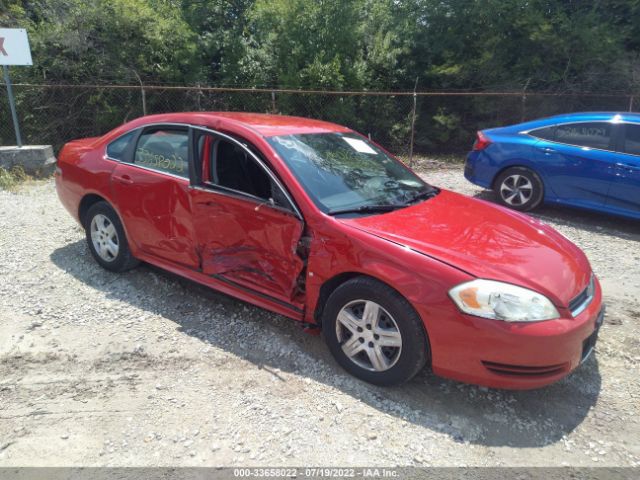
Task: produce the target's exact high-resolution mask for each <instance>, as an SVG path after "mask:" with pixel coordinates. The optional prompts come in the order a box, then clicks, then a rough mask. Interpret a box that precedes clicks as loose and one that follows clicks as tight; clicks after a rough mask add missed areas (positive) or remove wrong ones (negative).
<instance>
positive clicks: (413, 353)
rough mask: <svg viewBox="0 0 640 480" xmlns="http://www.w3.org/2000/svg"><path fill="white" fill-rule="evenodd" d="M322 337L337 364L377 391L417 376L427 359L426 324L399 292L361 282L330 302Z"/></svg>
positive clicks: (343, 289)
mask: <svg viewBox="0 0 640 480" xmlns="http://www.w3.org/2000/svg"><path fill="white" fill-rule="evenodd" d="M322 331H323V335H324V337H325V340H326V342H327V345H328V346H329V350H330V351H331V353H332V354H333V356H334V358H335V359H336V360H337V362H338V363H339V364H340V365H341V366H342V367H343V368H344V369H345V370H347V371H348V372H349V373H351V374H352V375H354V376H356V377H358V378H360V379H362V380H365V381H367V382H370V383H374V384H376V385H395V384H399V383H402V382H405V381H407V380H409V379H410V378H411V377H413V376H414V375H415V374H416V373H418V372H419V371H420V370H421V369H422V368H423V367H424V365H425V363H426V362H427V359H428V358H429V344H428V340H427V335H426V333H425V329H424V326H423V324H422V320H421V319H420V317H419V316H418V314H417V313H416V311H415V310H414V309H413V307H412V306H411V305H410V304H409V302H407V300H406V299H405V298H403V297H402V296H401V295H400V294H399V293H398V292H396V291H395V290H393V289H392V288H390V287H389V286H387V285H385V284H384V283H381V282H379V281H377V280H374V279H372V278H368V277H357V278H354V279H351V280H349V281H347V282H345V283H343V284H342V285H340V286H339V287H338V288H337V289H336V290H335V291H334V292H333V293H332V294H331V295H330V296H329V299H328V300H327V304H326V306H325V308H324V310H323V315H322Z"/></svg>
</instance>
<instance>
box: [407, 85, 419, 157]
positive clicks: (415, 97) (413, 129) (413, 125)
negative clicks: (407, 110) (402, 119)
mask: <svg viewBox="0 0 640 480" xmlns="http://www.w3.org/2000/svg"><path fill="white" fill-rule="evenodd" d="M417 88H418V77H416V83H415V85H414V87H413V108H412V110H411V141H410V143H409V166H410V167H413V141H414V138H415V135H416V105H417V103H418V95H417V93H416V89H417Z"/></svg>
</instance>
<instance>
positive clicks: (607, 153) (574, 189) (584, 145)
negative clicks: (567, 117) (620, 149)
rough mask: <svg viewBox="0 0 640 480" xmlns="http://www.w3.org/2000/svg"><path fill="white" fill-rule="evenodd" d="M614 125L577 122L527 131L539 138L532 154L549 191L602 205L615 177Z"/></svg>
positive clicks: (581, 202) (571, 199) (586, 203)
mask: <svg viewBox="0 0 640 480" xmlns="http://www.w3.org/2000/svg"><path fill="white" fill-rule="evenodd" d="M616 128H617V125H616V124H614V123H611V122H580V123H566V124H561V125H557V126H553V127H546V128H543V129H538V130H533V131H531V132H529V134H530V135H532V136H534V137H537V138H539V139H540V141H539V142H538V143H536V145H535V149H536V156H537V160H538V161H539V162H540V166H541V169H542V170H543V171H544V173H545V179H546V182H545V184H546V187H547V188H550V189H551V193H553V194H555V196H556V197H559V198H560V199H562V200H564V201H566V202H569V203H571V204H574V205H579V206H585V207H590V206H594V207H598V206H603V205H604V204H605V203H606V200H607V195H608V194H609V189H610V188H611V184H612V182H613V180H614V178H615V172H614V166H615V163H616V162H615V153H613V151H614V149H615V148H614V146H615V141H616V134H617V131H616Z"/></svg>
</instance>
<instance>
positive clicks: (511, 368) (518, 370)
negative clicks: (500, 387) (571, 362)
mask: <svg viewBox="0 0 640 480" xmlns="http://www.w3.org/2000/svg"><path fill="white" fill-rule="evenodd" d="M482 364H483V365H484V366H485V368H486V369H487V370H489V371H491V372H493V373H497V374H499V375H511V376H520V377H522V376H526V377H542V376H546V375H555V374H556V373H561V372H563V371H564V370H565V369H566V368H567V364H566V363H561V364H559V365H547V366H543V367H530V366H523V365H507V364H505V363H495V362H486V361H483V362H482Z"/></svg>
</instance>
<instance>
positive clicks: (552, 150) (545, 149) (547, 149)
mask: <svg viewBox="0 0 640 480" xmlns="http://www.w3.org/2000/svg"><path fill="white" fill-rule="evenodd" d="M538 150H540V151H541V152H542V153H544V154H545V155H549V154H551V153H556V150H555V148H551V147H538Z"/></svg>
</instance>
